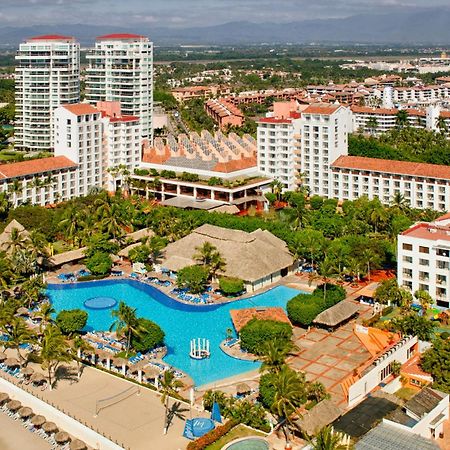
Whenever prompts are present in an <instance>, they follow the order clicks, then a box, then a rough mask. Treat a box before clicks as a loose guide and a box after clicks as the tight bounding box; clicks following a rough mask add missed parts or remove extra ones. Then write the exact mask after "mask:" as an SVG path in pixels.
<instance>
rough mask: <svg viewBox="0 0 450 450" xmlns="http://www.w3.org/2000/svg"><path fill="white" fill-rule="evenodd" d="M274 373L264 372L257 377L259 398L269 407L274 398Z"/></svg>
mask: <svg viewBox="0 0 450 450" xmlns="http://www.w3.org/2000/svg"><path fill="white" fill-rule="evenodd" d="M275 376H276V375H275V374H273V373H265V374H264V375H261V378H260V379H259V400H260V401H261V403H262V404H263V405H264V406H265V407H266V408H267V409H271V408H272V405H273V400H274V398H275V392H276V389H275V386H274V378H275Z"/></svg>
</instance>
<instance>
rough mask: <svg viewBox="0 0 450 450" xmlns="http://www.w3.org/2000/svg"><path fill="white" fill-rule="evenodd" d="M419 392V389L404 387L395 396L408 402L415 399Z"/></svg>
mask: <svg viewBox="0 0 450 450" xmlns="http://www.w3.org/2000/svg"><path fill="white" fill-rule="evenodd" d="M417 392H418V391H417V389H413V388H408V387H402V388H400V389H399V390H398V391H397V392H396V393H395V395H396V396H397V397H398V398H401V399H402V400H405V401H408V400H409V399H411V398H412V397H414V395H416V394H417Z"/></svg>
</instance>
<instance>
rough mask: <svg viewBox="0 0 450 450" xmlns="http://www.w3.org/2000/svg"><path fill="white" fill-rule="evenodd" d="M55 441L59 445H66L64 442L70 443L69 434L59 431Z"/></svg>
mask: <svg viewBox="0 0 450 450" xmlns="http://www.w3.org/2000/svg"><path fill="white" fill-rule="evenodd" d="M55 441H56V442H57V443H58V444H64V442H68V441H70V436H69V433H66V432H65V431H58V433H56V434H55Z"/></svg>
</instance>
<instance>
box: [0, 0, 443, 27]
mask: <svg viewBox="0 0 450 450" xmlns="http://www.w3.org/2000/svg"><path fill="white" fill-rule="evenodd" d="M0 3H1V9H2V14H3V16H0V23H1V22H3V23H4V22H9V23H14V24H16V25H17V24H20V25H46V24H69V23H89V24H95V25H114V26H123V27H126V26H128V25H130V24H131V25H132V24H137V23H147V24H155V25H156V24H157V25H158V26H183V27H184V26H199V25H200V26H201V25H213V24H218V23H225V22H229V21H239V20H244V21H250V22H288V21H295V20H303V19H318V18H337V17H347V16H351V15H356V14H362V13H383V12H386V11H387V10H395V9H400V8H405V7H408V8H417V7H433V6H448V0H376V1H374V0H151V1H149V0H127V1H125V2H124V1H122V0H0Z"/></svg>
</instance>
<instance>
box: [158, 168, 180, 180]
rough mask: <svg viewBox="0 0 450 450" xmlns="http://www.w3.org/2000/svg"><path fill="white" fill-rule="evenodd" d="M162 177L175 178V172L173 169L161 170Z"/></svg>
mask: <svg viewBox="0 0 450 450" xmlns="http://www.w3.org/2000/svg"><path fill="white" fill-rule="evenodd" d="M161 177H162V178H172V179H173V178H176V177H177V174H176V173H175V172H174V171H173V170H161Z"/></svg>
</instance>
